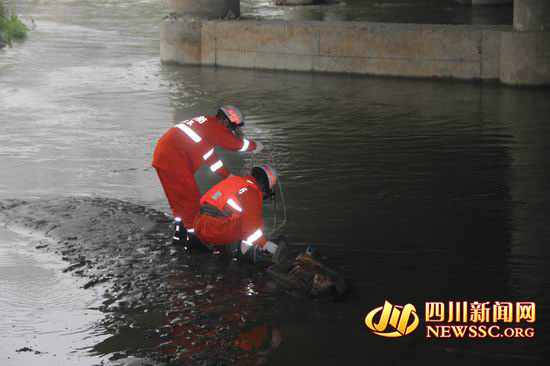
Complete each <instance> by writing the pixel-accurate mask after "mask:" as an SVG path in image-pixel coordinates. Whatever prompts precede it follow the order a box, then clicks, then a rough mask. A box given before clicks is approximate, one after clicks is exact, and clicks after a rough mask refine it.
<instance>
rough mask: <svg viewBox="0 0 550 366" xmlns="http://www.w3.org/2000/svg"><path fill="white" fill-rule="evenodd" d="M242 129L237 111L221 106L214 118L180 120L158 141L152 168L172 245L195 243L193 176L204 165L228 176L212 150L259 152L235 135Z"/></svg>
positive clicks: (253, 143)
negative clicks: (170, 224)
mask: <svg viewBox="0 0 550 366" xmlns="http://www.w3.org/2000/svg"><path fill="white" fill-rule="evenodd" d="M242 126H244V117H243V114H242V113H241V111H240V110H239V109H238V108H236V107H234V106H224V107H222V108H220V109H219V110H218V111H217V114H216V116H215V117H214V116H200V117H195V118H193V119H190V120H186V121H183V122H181V123H179V124H177V125H175V126H174V127H172V128H171V129H169V130H168V131H167V132H166V133H165V134H164V135H163V136H162V137H161V138H160V139H159V141H158V143H157V145H156V147H155V152H154V155H153V164H152V165H153V167H154V168H155V170H156V171H157V174H158V177H159V179H160V182H161V184H162V188H163V189H164V193H165V194H166V198H167V199H168V203H169V205H170V208H171V209H172V214H173V215H174V221H175V223H174V235H173V241H172V242H173V244H183V245H185V244H186V243H188V241H196V238H195V237H194V236H193V235H192V232H193V230H192V227H193V221H194V220H195V216H196V215H197V214H198V212H199V209H200V205H199V200H200V198H201V195H200V191H199V188H198V186H197V182H196V181H195V177H194V173H195V172H196V171H197V170H198V169H199V168H200V167H201V166H202V164H204V163H206V164H208V166H209V167H210V170H211V171H213V172H215V173H218V174H219V175H220V176H221V177H222V178H227V177H228V176H230V175H231V173H230V172H229V170H228V169H227V168H226V167H225V166H223V163H222V161H221V160H220V159H219V158H218V155H217V154H216V153H215V152H214V147H215V146H221V147H223V148H224V149H227V150H233V151H242V152H245V151H247V152H260V151H261V150H262V149H263V144H262V143H261V142H260V141H253V140H247V139H245V138H243V137H240V136H237V135H238V134H239V132H240V128H241V127H242ZM182 221H183V222H182ZM182 224H183V225H182ZM182 226H183V227H182ZM185 228H187V229H189V235H187V232H185V230H182V229H185ZM180 230H181V231H182V232H183V233H181V234H180Z"/></svg>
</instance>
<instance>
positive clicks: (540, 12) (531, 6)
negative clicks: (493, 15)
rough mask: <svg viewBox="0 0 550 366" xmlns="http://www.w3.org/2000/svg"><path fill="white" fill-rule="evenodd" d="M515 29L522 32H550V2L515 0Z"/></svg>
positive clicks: (543, 0)
mask: <svg viewBox="0 0 550 366" xmlns="http://www.w3.org/2000/svg"><path fill="white" fill-rule="evenodd" d="M514 29H515V30H517V31H520V32H550V1H548V0H515V2H514Z"/></svg>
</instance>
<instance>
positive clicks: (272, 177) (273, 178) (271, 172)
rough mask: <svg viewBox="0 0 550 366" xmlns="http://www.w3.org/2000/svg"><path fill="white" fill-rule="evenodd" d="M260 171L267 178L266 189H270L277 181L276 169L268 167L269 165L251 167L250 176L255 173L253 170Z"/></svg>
mask: <svg viewBox="0 0 550 366" xmlns="http://www.w3.org/2000/svg"><path fill="white" fill-rule="evenodd" d="M259 171H262V172H263V174H265V177H266V178H267V183H268V187H267V188H268V190H272V189H273V187H274V186H275V184H276V183H277V178H278V176H279V175H278V174H277V171H276V170H275V169H274V168H272V167H270V166H269V165H261V166H255V167H253V168H252V176H254V175H255V172H259Z"/></svg>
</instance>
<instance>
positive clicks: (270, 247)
mask: <svg viewBox="0 0 550 366" xmlns="http://www.w3.org/2000/svg"><path fill="white" fill-rule="evenodd" d="M264 250H267V251H268V252H269V253H271V254H275V252H276V251H277V244H275V243H274V242H272V241H268V242H267V243H265V245H264Z"/></svg>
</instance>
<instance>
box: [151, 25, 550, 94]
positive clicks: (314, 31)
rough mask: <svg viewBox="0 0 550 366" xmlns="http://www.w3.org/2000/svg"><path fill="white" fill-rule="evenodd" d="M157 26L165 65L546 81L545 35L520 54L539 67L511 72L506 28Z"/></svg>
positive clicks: (508, 29) (514, 58)
mask: <svg viewBox="0 0 550 366" xmlns="http://www.w3.org/2000/svg"><path fill="white" fill-rule="evenodd" d="M163 23H164V24H163V25H162V27H161V59H162V60H163V61H164V62H173V63H182V64H196V65H215V66H228V67H242V68H252V69H270V70H295V71H315V72H339V73H357V74H370V75H388V76H402V77H422V78H456V79H468V80H499V81H502V82H505V83H510V84H520V85H523V84H527V85H533V84H534V85H539V84H543V85H546V84H550V77H549V75H550V70H548V65H549V64H550V59H549V56H548V55H549V54H550V51H549V46H550V42H548V41H547V38H544V37H543V38H541V37H540V36H539V35H534V36H531V38H536V48H533V49H532V50H530V52H529V53H527V55H532V56H533V57H535V58H536V61H535V64H534V65H536V66H537V67H538V68H539V69H540V72H537V73H535V74H532V75H529V76H527V75H518V73H517V72H516V71H515V69H514V68H513V67H510V63H514V62H521V57H522V55H520V54H515V55H510V54H509V52H508V50H507V48H508V46H509V43H510V42H522V41H521V40H520V39H519V38H517V37H516V36H515V35H516V34H517V32H514V31H513V28H512V26H470V25H419V24H385V23H365V22H337V21H334V22H329V21H310V22H307V21H267V20H262V21H253V20H239V21H223V20H202V21H201V20H193V21H192V22H188V21H185V20H182V19H179V18H170V17H167V18H165V19H164V20H163ZM510 34H512V35H513V37H512V36H510ZM511 37H512V38H513V39H514V40H513V41H511V40H510V38H511ZM525 37H528V36H525ZM525 37H523V38H525ZM516 48H517V47H516ZM516 48H514V49H516ZM535 50H536V52H537V54H536V55H534V52H535ZM529 57H531V56H529Z"/></svg>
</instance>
